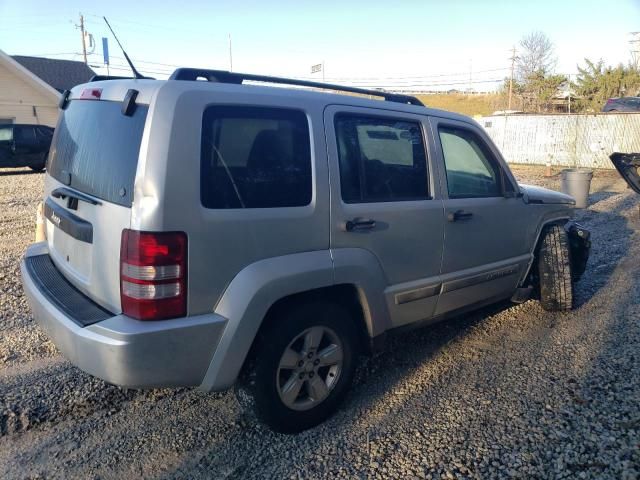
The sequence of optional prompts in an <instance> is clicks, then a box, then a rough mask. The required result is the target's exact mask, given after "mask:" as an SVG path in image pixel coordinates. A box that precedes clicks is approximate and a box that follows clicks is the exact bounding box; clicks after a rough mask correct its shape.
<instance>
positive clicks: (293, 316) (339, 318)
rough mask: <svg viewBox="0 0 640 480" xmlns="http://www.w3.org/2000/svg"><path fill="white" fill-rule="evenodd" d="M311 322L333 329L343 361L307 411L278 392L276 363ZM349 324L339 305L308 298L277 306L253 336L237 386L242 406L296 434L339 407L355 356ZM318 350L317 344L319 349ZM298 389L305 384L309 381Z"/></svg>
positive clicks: (275, 426) (271, 424) (351, 324)
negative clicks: (246, 366) (250, 352)
mask: <svg viewBox="0 0 640 480" xmlns="http://www.w3.org/2000/svg"><path fill="white" fill-rule="evenodd" d="M312 327H325V328H328V329H330V330H331V331H332V332H333V333H335V334H336V336H337V338H338V339H339V341H340V343H341V347H342V366H341V370H340V373H339V374H338V375H337V380H335V384H334V385H333V387H332V388H331V389H330V390H329V393H328V396H327V397H326V398H325V399H324V400H322V401H320V402H319V403H318V404H317V405H315V406H312V407H311V408H309V409H307V410H295V409H293V408H290V407H289V406H287V405H286V404H285V403H284V401H283V400H282V398H281V396H280V393H279V390H278V389H279V387H278V383H279V382H281V380H280V377H279V375H280V373H278V372H279V364H280V360H281V358H282V356H283V353H284V352H285V349H287V348H289V346H290V344H291V342H293V341H294V340H295V339H296V338H297V337H299V336H300V335H301V334H302V333H303V332H305V331H306V330H308V329H310V328H312ZM354 327H355V325H354V322H353V319H352V318H351V316H350V315H349V313H348V311H347V310H346V309H345V308H343V307H342V306H340V305H338V304H333V303H325V302H319V301H311V302H304V303H303V302H300V303H296V304H294V305H290V306H287V307H286V308H284V309H280V310H279V311H278V312H276V313H275V314H274V317H273V318H270V322H269V325H268V326H267V327H266V328H265V330H264V331H262V332H261V333H260V335H259V337H258V338H257V339H256V342H257V348H255V352H254V355H253V358H252V362H251V367H250V371H249V372H247V373H246V374H245V375H244V376H243V378H241V379H240V380H239V381H238V385H237V386H236V396H237V397H238V402H239V403H240V405H241V407H242V408H243V409H249V412H248V413H249V414H255V416H256V417H257V418H258V420H260V421H262V422H263V423H265V424H267V425H268V426H269V427H271V428H272V429H273V430H275V431H277V432H282V433H297V432H301V431H303V430H306V429H308V428H311V427H314V426H315V425H318V424H319V423H322V422H323V421H324V420H326V419H327V418H328V417H329V416H331V415H332V414H333V413H334V412H335V411H336V410H337V409H338V408H339V406H340V404H341V403H342V401H343V400H344V397H345V396H346V394H347V392H348V390H349V387H350V386H351V383H352V381H353V375H354V372H355V367H356V360H357V347H356V346H357V336H356V331H355V328H354ZM321 350H322V349H321V348H320V347H318V348H317V351H318V352H320V351H321ZM307 375H310V374H307ZM327 375H328V373H327ZM327 378H328V377H327ZM303 388H309V387H308V384H307V383H305V387H303ZM300 392H301V393H300V394H301V395H302V394H303V393H304V391H303V390H300Z"/></svg>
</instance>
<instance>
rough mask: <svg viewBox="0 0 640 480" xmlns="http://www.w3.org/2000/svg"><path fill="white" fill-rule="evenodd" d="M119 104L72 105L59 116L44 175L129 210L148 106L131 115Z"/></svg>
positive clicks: (89, 102) (76, 102)
mask: <svg viewBox="0 0 640 480" xmlns="http://www.w3.org/2000/svg"><path fill="white" fill-rule="evenodd" d="M121 110H122V104H121V103H119V102H106V101H94V100H72V101H71V102H69V105H68V106H67V108H66V110H63V111H62V112H61V116H60V120H59V121H58V126H57V127H56V129H55V132H54V135H53V140H52V143H51V150H50V152H51V153H50V155H49V165H48V166H47V169H48V171H49V174H50V175H51V176H53V177H54V178H55V179H57V180H59V181H60V182H62V183H64V184H66V185H69V186H71V187H73V188H75V189H77V190H79V191H81V192H84V193H88V194H90V195H93V196H96V197H98V198H101V199H103V200H106V201H108V202H112V203H117V204H119V205H123V206H128V207H130V206H131V203H132V201H133V183H134V181H135V176H136V169H137V166H138V155H139V154H140V143H141V141H142V131H143V130H144V124H145V121H146V118H147V110H148V107H147V106H145V105H138V106H137V107H136V109H135V110H134V112H133V115H132V116H130V117H129V116H126V115H123V114H122V111H121Z"/></svg>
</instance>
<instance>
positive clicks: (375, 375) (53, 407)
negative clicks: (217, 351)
mask: <svg viewBox="0 0 640 480" xmlns="http://www.w3.org/2000/svg"><path fill="white" fill-rule="evenodd" d="M514 171H515V173H516V176H517V177H518V178H519V179H520V181H523V182H527V183H534V184H538V185H544V186H549V187H551V188H554V189H558V188H559V180H558V178H557V177H554V178H552V179H547V178H544V177H542V176H541V174H542V171H543V169H538V168H532V167H528V168H525V167H517V168H514ZM42 184H43V175H42V174H31V173H28V171H27V170H2V171H0V265H1V268H0V472H2V473H0V476H1V477H2V478H96V479H97V478H101V479H103V478H134V477H139V476H143V477H146V478H189V479H191V478H238V479H240V478H242V479H244V478H412V477H415V478H491V477H496V478H497V477H500V478H506V477H514V478H612V479H623V480H631V479H637V478H639V477H640V275H639V272H640V241H639V240H640V238H639V237H640V235H639V232H640V218H639V207H638V206H639V205H640V195H636V194H634V193H633V192H631V191H630V190H628V189H626V188H625V184H624V183H623V182H622V181H621V180H620V179H619V178H618V177H617V176H616V174H615V173H613V172H597V173H596V176H595V178H594V184H593V186H592V192H594V193H593V194H592V196H591V206H590V207H589V209H588V210H585V211H582V212H579V213H578V215H577V217H578V219H579V220H580V221H582V222H583V223H584V225H585V226H587V228H589V229H590V230H591V231H592V233H593V243H594V250H593V252H592V257H591V260H590V263H589V266H588V269H587V271H586V273H585V275H584V277H583V280H582V281H581V283H580V284H578V286H577V300H578V301H577V303H578V308H577V309H576V310H574V311H573V312H571V313H568V314H550V313H547V312H545V311H543V310H542V309H541V308H540V307H539V306H538V304H537V303H536V302H534V301H529V302H527V303H525V304H523V305H519V306H513V305H498V306H495V307H490V308H487V309H484V310H482V311H480V312H478V313H475V314H472V315H467V316H464V317H461V318H458V319H455V320H452V321H450V322H446V323H442V324H439V325H436V326H433V327H430V328H426V329H421V330H417V331H414V332H411V333H406V334H403V335H399V336H397V337H394V338H392V340H391V341H390V343H389V345H388V346H387V348H386V350H385V352H384V353H383V354H381V355H380V356H378V357H376V358H374V359H367V360H366V361H365V362H364V365H363V367H362V368H361V371H360V373H359V375H358V380H357V382H356V385H355V386H354V389H353V392H352V393H351V395H350V396H349V397H348V399H347V402H346V405H345V406H344V408H343V409H342V410H341V411H340V412H339V413H338V414H337V415H336V416H335V417H334V418H332V419H331V420H330V421H328V422H326V423H325V424H323V425H321V426H319V427H317V428H315V429H312V430H310V431H307V432H303V433H302V434H299V435H296V436H285V435H279V434H274V433H272V432H270V431H269V430H267V429H266V428H264V427H263V426H262V425H260V424H256V423H255V422H254V421H253V420H252V419H251V418H248V417H245V416H243V415H242V414H241V412H240V410H239V407H238V405H237V403H236V401H235V399H234V397H233V395H232V394H230V393H222V394H205V393H201V392H198V391H194V390H188V389H181V390H152V391H134V390H124V389H120V388H118V387H114V386H111V385H108V384H106V383H104V382H102V381H100V380H97V379H94V378H91V377H90V376H88V375H86V374H84V373H83V372H81V371H80V370H78V369H76V368H75V367H73V366H72V365H70V364H69V363H68V362H67V361H66V360H64V359H63V358H62V357H61V356H60V354H59V353H57V351H56V349H55V347H54V346H53V345H52V344H51V343H50V342H49V341H48V340H47V339H46V337H45V336H44V335H43V334H42V333H41V332H40V330H39V329H38V327H37V326H36V325H35V323H34V321H33V319H32V317H31V315H30V313H29V310H28V307H27V302H26V299H25V297H24V296H23V293H22V288H21V285H20V276H19V268H18V261H19V258H20V255H21V253H22V252H23V251H24V249H25V247H26V246H27V244H28V243H29V242H30V241H31V240H32V236H33V217H34V210H35V206H36V203H37V202H38V200H39V198H40V195H41V190H42Z"/></svg>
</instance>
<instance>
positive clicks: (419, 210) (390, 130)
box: [324, 105, 444, 327]
mask: <svg viewBox="0 0 640 480" xmlns="http://www.w3.org/2000/svg"><path fill="white" fill-rule="evenodd" d="M324 122H325V131H326V138H327V149H328V154H329V182H330V191H331V250H332V255H333V258H334V264H335V267H336V269H339V268H340V266H341V264H342V263H343V262H344V263H348V262H349V261H350V260H351V259H352V258H353V254H354V253H355V252H354V250H353V249H357V250H360V252H362V251H364V252H367V255H368V258H371V259H372V261H373V262H377V263H378V264H379V266H380V268H381V270H382V271H383V272H384V277H385V278H384V282H385V284H386V289H385V300H386V302H387V306H388V309H389V313H390V317H391V323H392V325H391V326H393V327H396V326H400V325H404V324H407V323H411V322H414V321H417V320H422V319H427V318H430V317H431V316H432V315H433V312H434V311H435V306H436V303H437V298H438V294H439V291H440V290H439V289H440V263H441V260H442V240H443V233H444V231H443V223H444V220H443V218H444V217H443V215H444V212H443V204H442V198H440V197H439V195H438V193H439V192H438V190H437V188H436V184H435V183H434V181H433V179H434V178H436V177H434V172H433V170H434V164H433V162H432V161H431V157H432V155H431V152H430V151H429V147H428V142H427V132H428V120H427V118H426V117H423V116H420V115H412V114H406V113H399V112H393V111H387V110H382V109H380V110H378V109H371V108H356V107H348V106H339V105H330V106H328V107H327V108H326V109H325V114H324ZM436 175H437V172H436Z"/></svg>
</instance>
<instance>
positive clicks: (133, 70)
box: [102, 17, 147, 79]
mask: <svg viewBox="0 0 640 480" xmlns="http://www.w3.org/2000/svg"><path fill="white" fill-rule="evenodd" d="M102 18H103V19H104V21H105V23H106V24H107V27H109V30H111V33H112V34H113V38H115V39H116V42H118V46H119V47H120V50H122V53H124V58H125V60H126V61H127V63H128V64H129V66H130V67H131V71H132V72H133V76H134V77H135V78H138V79H139V78H147V77H145V76H144V75H142V74H141V73H140V72H139V71H138V70H136V67H134V66H133V62H132V61H131V59H130V58H129V55H127V52H125V51H124V48H122V44H121V43H120V40H118V37H117V36H116V33H115V32H114V31H113V28H111V25H109V21H108V20H107V17H102Z"/></svg>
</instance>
